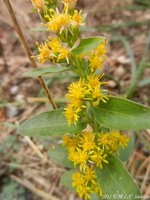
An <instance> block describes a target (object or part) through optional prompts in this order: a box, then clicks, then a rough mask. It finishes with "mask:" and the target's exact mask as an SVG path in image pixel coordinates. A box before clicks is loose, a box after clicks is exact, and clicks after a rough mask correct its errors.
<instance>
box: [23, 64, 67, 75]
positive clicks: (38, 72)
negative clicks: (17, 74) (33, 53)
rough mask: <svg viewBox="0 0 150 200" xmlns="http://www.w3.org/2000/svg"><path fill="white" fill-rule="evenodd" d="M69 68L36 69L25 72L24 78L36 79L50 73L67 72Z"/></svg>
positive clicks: (50, 67)
mask: <svg viewBox="0 0 150 200" xmlns="http://www.w3.org/2000/svg"><path fill="white" fill-rule="evenodd" d="M69 69H70V68H69V67H63V66H62V67H58V66H49V67H38V68H36V69H31V70H30V71H27V72H25V73H24V75H25V76H29V77H37V76H41V75H44V74H50V73H59V72H63V71H67V70H69Z"/></svg>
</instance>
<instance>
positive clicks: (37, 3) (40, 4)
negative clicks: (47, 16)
mask: <svg viewBox="0 0 150 200" xmlns="http://www.w3.org/2000/svg"><path fill="white" fill-rule="evenodd" d="M31 1H32V3H33V5H34V7H35V8H37V9H39V10H40V11H42V10H44V9H45V8H46V7H45V3H44V0H31Z"/></svg>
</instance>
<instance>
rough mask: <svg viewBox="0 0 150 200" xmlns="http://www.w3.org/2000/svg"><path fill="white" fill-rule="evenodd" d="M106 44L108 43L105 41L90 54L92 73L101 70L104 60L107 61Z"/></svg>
mask: <svg viewBox="0 0 150 200" xmlns="http://www.w3.org/2000/svg"><path fill="white" fill-rule="evenodd" d="M106 44H107V41H106V40H103V42H101V43H100V44H99V45H98V46H97V47H96V48H95V49H94V50H93V51H92V52H90V53H89V54H88V60H89V67H90V70H91V72H94V71H95V69H101V67H102V65H103V62H104V60H105V59H106V56H105V55H106V52H107V50H106Z"/></svg>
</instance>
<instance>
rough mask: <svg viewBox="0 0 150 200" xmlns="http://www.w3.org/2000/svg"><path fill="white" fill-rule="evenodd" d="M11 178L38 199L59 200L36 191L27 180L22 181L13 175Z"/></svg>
mask: <svg viewBox="0 0 150 200" xmlns="http://www.w3.org/2000/svg"><path fill="white" fill-rule="evenodd" d="M11 178H12V179H13V180H15V181H17V182H18V183H20V184H21V185H23V186H24V187H26V188H28V189H29V190H30V191H32V192H34V193H35V194H37V195H38V196H39V197H42V199H45V200H60V199H58V198H57V197H54V196H51V195H50V194H48V193H45V192H43V191H42V190H40V189H37V188H36V187H35V186H34V185H33V184H32V183H31V182H29V181H28V180H22V179H21V178H18V177H17V176H15V175H11Z"/></svg>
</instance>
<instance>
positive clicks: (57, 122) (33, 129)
mask: <svg viewBox="0 0 150 200" xmlns="http://www.w3.org/2000/svg"><path fill="white" fill-rule="evenodd" d="M63 112H64V110H63V109H59V110H53V111H50V112H45V113H41V114H39V115H37V116H35V117H32V118H30V119H28V120H26V121H24V122H23V123H22V124H21V125H20V126H19V128H18V133H20V134H22V135H28V136H50V135H54V134H64V133H76V132H79V131H81V130H83V129H84V128H85V126H86V124H85V123H84V122H82V121H79V122H78V123H77V124H76V126H74V125H73V124H71V125H70V126H68V122H67V119H66V117H65V116H64V113H63Z"/></svg>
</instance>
